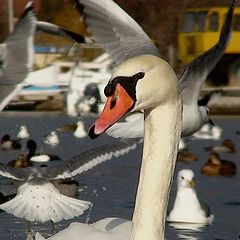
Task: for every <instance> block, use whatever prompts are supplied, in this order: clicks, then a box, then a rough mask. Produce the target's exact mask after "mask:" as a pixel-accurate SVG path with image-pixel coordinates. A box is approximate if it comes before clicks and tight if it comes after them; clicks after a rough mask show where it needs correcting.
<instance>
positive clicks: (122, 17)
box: [77, 0, 160, 64]
mask: <svg viewBox="0 0 240 240" xmlns="http://www.w3.org/2000/svg"><path fill="white" fill-rule="evenodd" d="M79 4H80V5H79ZM79 4H78V5H77V6H80V7H79V8H81V9H80V11H82V12H83V14H84V17H85V22H86V23H87V27H88V30H89V31H90V33H92V35H93V37H94V38H95V39H96V41H97V43H99V44H101V45H102V46H103V48H104V49H105V50H106V52H107V53H108V54H109V55H110V57H111V59H112V60H113V62H115V63H116V64H120V63H121V62H123V61H124V60H126V59H127V58H129V57H134V56H137V55H141V54H153V55H156V56H159V55H160V54H159V51H158V49H157V48H156V46H155V45H154V44H153V42H152V41H151V39H150V38H149V37H148V36H147V34H146V33H145V32H144V31H143V29H142V28H141V27H140V26H139V25H138V24H137V23H136V21H135V20H134V19H132V18H131V17H130V16H129V15H128V14H127V13H126V12H124V11H123V10H122V9H121V8H120V7H119V6H118V5H117V4H116V3H115V2H113V1H112V0H97V1H96V0H79ZM82 6H83V8H82Z"/></svg>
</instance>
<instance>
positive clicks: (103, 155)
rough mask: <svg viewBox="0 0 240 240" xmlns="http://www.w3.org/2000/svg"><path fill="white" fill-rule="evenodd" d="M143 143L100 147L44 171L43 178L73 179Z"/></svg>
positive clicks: (122, 143)
mask: <svg viewBox="0 0 240 240" xmlns="http://www.w3.org/2000/svg"><path fill="white" fill-rule="evenodd" d="M141 142H142V140H128V141H120V142H118V143H115V144H113V145H106V146H100V147H98V148H94V149H91V150H88V151H85V152H82V153H80V154H79V155H78V156H76V157H72V158H70V159H69V160H68V161H65V162H64V163H63V164H61V165H58V166H56V167H54V169H52V168H51V169H48V168H45V169H42V170H43V171H42V176H43V177H44V178H46V179H49V180H55V179H62V178H71V177H73V176H76V175H77V174H81V173H83V172H85V171H88V170H90V169H92V168H94V167H95V166H97V165H99V164H101V163H103V162H105V161H108V160H111V159H112V158H114V157H115V158H117V157H119V156H123V155H125V154H127V153H128V152H130V151H131V150H134V149H136V147H137V144H138V143H141Z"/></svg>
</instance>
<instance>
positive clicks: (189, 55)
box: [178, 7, 240, 85]
mask: <svg viewBox="0 0 240 240" xmlns="http://www.w3.org/2000/svg"><path fill="white" fill-rule="evenodd" d="M227 11H228V7H212V8H201V9H200V8H195V9H187V10H186V13H185V18H184V22H183V26H182V28H181V29H180V32H179V35H178V48H179V49H178V51H179V61H180V64H181V65H182V66H183V65H186V64H188V63H189V62H191V61H192V60H193V59H195V58H196V57H198V56H199V55H200V54H202V53H203V52H205V51H206V50H208V49H209V48H210V47H212V46H213V45H214V44H215V43H216V42H217V41H218V38H219V34H220V29H221V26H222V24H223V22H224V18H225V15H226V13H227ZM237 60H239V62H240V7H236V8H235V10H234V17H233V31H232V37H231V40H230V42H229V44H228V47H227V49H226V51H225V55H224V56H223V58H222V60H221V62H220V63H219V64H218V65H217V66H216V68H217V70H216V68H215V70H214V71H213V72H212V78H213V79H214V78H216V77H218V78H220V77H219V75H221V79H218V84H217V85H220V84H227V74H228V72H229V67H230V66H234V64H233V63H234V62H236V61H237ZM238 65H239V64H238ZM216 73H218V74H217V75H218V76H216ZM214 82H215V81H214Z"/></svg>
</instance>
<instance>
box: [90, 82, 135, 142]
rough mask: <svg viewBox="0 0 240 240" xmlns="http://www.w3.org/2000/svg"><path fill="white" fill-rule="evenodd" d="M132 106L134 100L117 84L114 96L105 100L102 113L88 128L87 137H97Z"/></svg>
mask: <svg viewBox="0 0 240 240" xmlns="http://www.w3.org/2000/svg"><path fill="white" fill-rule="evenodd" d="M133 106H134V100H133V99H132V98H131V97H130V96H129V94H128V93H127V92H126V91H125V89H124V88H123V87H122V86H121V85H120V84H119V83H118V84H117V85H116V89H115V91H114V94H113V95H112V96H109V97H108V98H107V101H106V104H105V107H104V109H103V111H102V113H101V114H100V116H99V117H98V119H97V120H96V122H95V123H94V124H93V125H92V126H91V127H90V129H89V132H88V135H89V137H90V138H92V139H93V138H96V137H98V136H99V135H100V134H101V133H103V132H105V131H106V130H107V129H108V128H109V127H111V126H112V125H113V124H114V123H116V122H117V121H118V120H119V119H120V118H121V117H122V116H124V114H125V113H127V112H128V111H130V110H131V109H132V107H133Z"/></svg>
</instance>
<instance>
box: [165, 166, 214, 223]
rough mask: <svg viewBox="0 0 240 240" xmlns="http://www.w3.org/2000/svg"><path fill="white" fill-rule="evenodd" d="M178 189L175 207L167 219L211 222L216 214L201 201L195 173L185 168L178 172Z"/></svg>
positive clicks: (170, 220) (187, 221) (171, 220)
mask: <svg viewBox="0 0 240 240" xmlns="http://www.w3.org/2000/svg"><path fill="white" fill-rule="evenodd" d="M177 181H178V182H177V183H178V189H177V195H176V199H175V202H174V206H173V209H172V210H171V211H170V213H169V216H168V218H167V220H168V221H169V222H182V223H183V222H186V223H203V224H210V223H211V222H212V221H213V218H214V216H213V215H212V214H211V213H210V210H209V208H208V206H207V205H206V204H204V203H202V202H200V201H199V199H198V196H197V193H196V190H195V188H194V185H195V183H194V173H193V171H192V170H190V169H183V170H181V171H180V172H179V173H178V179H177Z"/></svg>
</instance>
